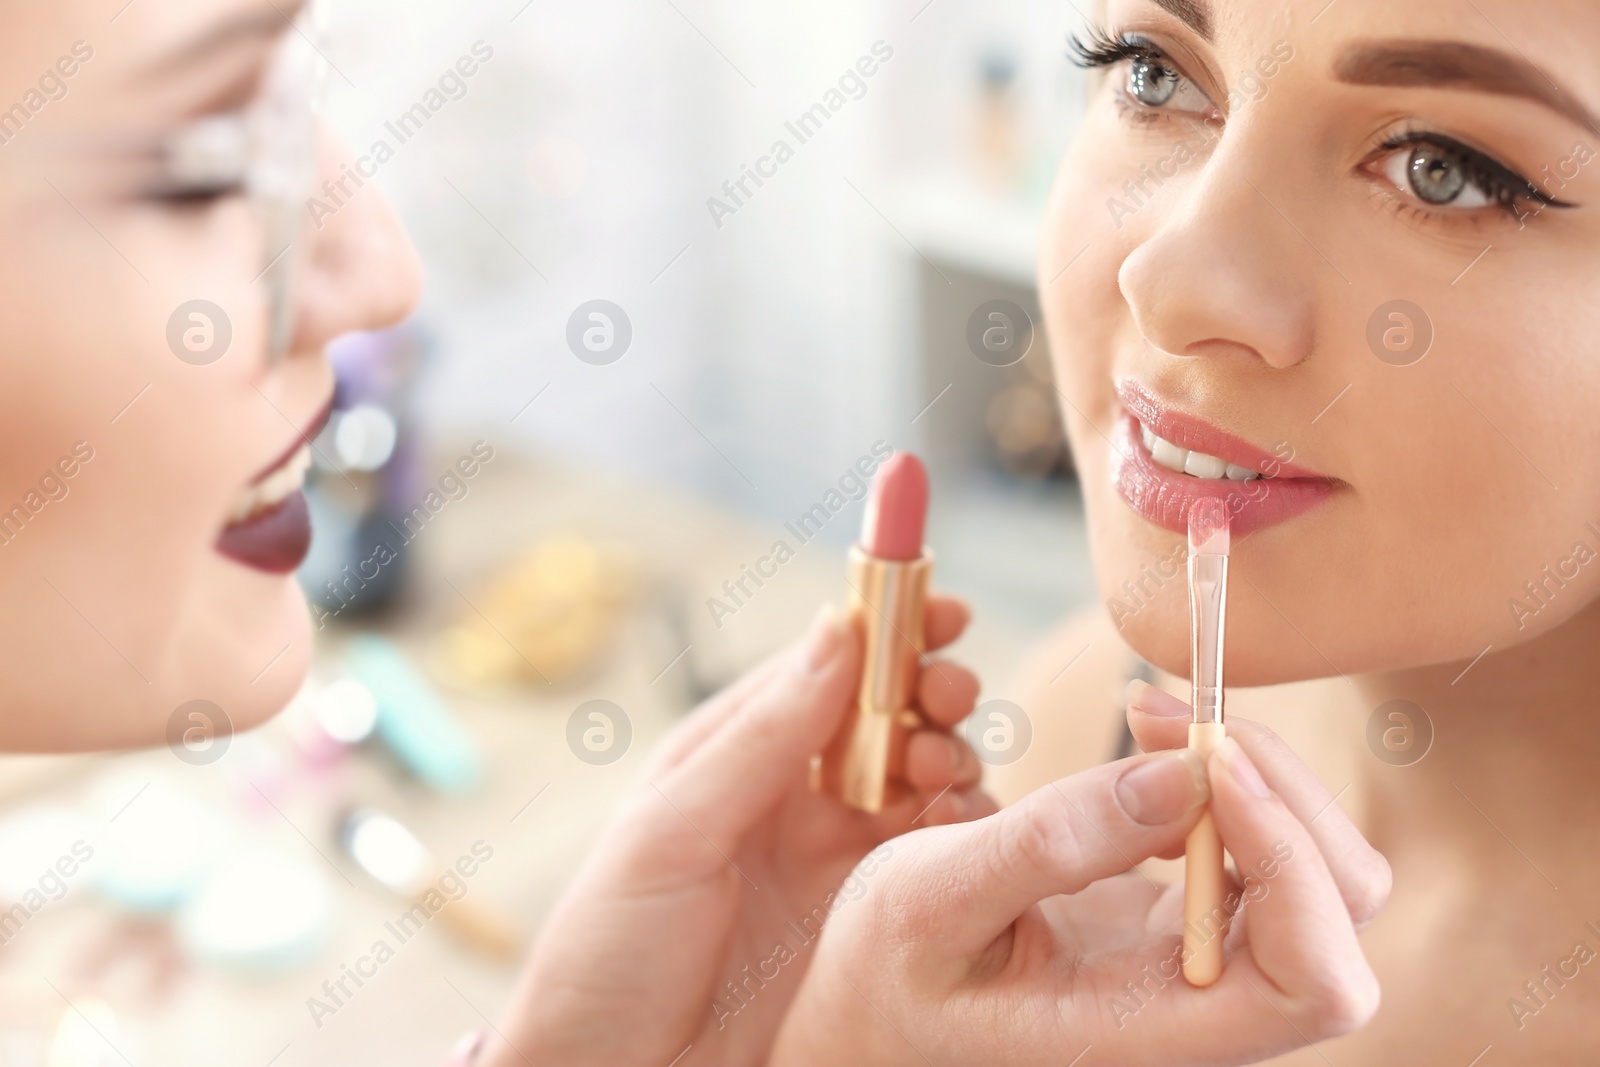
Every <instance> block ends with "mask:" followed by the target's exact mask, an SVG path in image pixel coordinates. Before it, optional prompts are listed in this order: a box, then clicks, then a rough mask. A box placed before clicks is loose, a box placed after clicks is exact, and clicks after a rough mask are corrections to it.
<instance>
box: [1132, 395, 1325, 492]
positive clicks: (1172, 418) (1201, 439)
mask: <svg viewBox="0 0 1600 1067" xmlns="http://www.w3.org/2000/svg"><path fill="white" fill-rule="evenodd" d="M1117 395H1118V396H1119V397H1121V398H1122V406H1123V407H1125V408H1127V409H1128V411H1129V412H1130V413H1131V414H1132V415H1133V416H1134V418H1136V419H1138V420H1139V422H1141V423H1143V424H1144V426H1145V428H1146V429H1148V430H1149V431H1150V432H1151V433H1153V434H1155V435H1156V436H1157V437H1162V438H1165V439H1166V440H1168V441H1171V442H1172V443H1173V444H1175V445H1177V446H1178V447H1179V448H1184V449H1188V450H1189V451H1191V452H1204V453H1205V454H1206V455H1208V456H1216V457H1217V458H1218V459H1220V460H1222V461H1224V462H1226V463H1232V464H1234V465H1235V466H1239V467H1244V468H1245V469H1246V470H1252V471H1255V472H1256V473H1258V474H1265V475H1269V476H1271V477H1273V478H1323V477H1324V476H1323V475H1321V474H1318V473H1317V472H1316V471H1314V470H1310V469H1308V468H1306V467H1301V466H1298V465H1296V464H1293V463H1288V462H1286V461H1285V460H1284V459H1282V458H1281V457H1279V456H1276V455H1273V454H1272V453H1270V452H1264V451H1262V450H1261V449H1259V448H1257V447H1256V446H1255V445H1253V444H1251V443H1250V442H1249V441H1246V440H1245V439H1244V438H1242V437H1235V436H1234V435H1233V434H1231V433H1228V432H1227V431H1225V430H1219V429H1218V428H1217V427H1215V426H1213V425H1211V424H1210V423H1209V422H1206V421H1205V420H1204V419H1197V418H1195V417H1194V416H1193V415H1185V414H1184V413H1183V412H1181V411H1174V410H1173V409H1172V408H1171V407H1169V406H1168V405H1167V404H1166V403H1164V402H1163V401H1162V400H1161V399H1160V398H1158V397H1157V396H1155V394H1153V393H1151V392H1150V391H1149V390H1148V389H1146V388H1145V387H1144V386H1143V385H1141V384H1139V383H1138V382H1136V381H1134V380H1133V379H1131V378H1124V379H1122V380H1121V381H1119V382H1117ZM1135 436H1137V435H1135Z"/></svg>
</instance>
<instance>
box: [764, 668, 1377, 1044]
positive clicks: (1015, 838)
mask: <svg viewBox="0 0 1600 1067" xmlns="http://www.w3.org/2000/svg"><path fill="white" fill-rule="evenodd" d="M1128 717H1129V722H1130V724H1131V726H1132V728H1133V731H1134V734H1135V736H1136V737H1137V738H1138V739H1139V740H1140V742H1141V743H1142V744H1143V745H1145V746H1146V747H1147V748H1149V749H1151V750H1152V751H1149V752H1147V753H1145V754H1144V755H1140V756H1134V757H1131V758H1129V759H1125V760H1119V761H1117V762H1115V763H1108V764H1104V765H1102V766H1099V767H1095V768H1093V769H1091V770H1088V771H1084V772H1083V773H1081V774H1077V775H1073V776H1072V777H1070V778H1065V779H1062V780H1061V781H1058V782H1055V783H1052V784H1051V785H1048V786H1046V787H1044V788H1042V789H1040V790H1038V791H1036V792H1034V793H1032V794H1031V795H1029V796H1027V797H1026V798H1024V799H1023V800H1021V801H1020V802H1018V803H1017V804H1014V805H1012V806H1011V807H1008V808H1006V809H1004V810H1003V811H1001V812H999V813H998V814H996V815H993V816H990V817H988V818H985V819H982V820H979V821H977V822H972V823H968V824H964V825H959V826H942V827H936V828H933V829H929V830H918V831H916V832H914V833H912V834H909V835H907V836H906V837H904V838H902V839H900V840H898V841H896V842H894V855H893V858H892V859H891V860H890V861H889V862H888V863H885V864H884V865H883V866H882V869H881V871H880V872H879V873H878V874H877V875H876V876H875V877H874V878H873V880H872V882H871V883H870V884H869V885H868V887H867V891H866V894H865V896H864V897H863V899H861V900H860V901H858V902H856V903H855V904H853V905H852V906H851V907H849V908H845V909H843V910H842V911H841V912H840V914H839V915H838V916H837V917H836V919H835V921H834V922H833V923H832V924H831V925H830V926H829V927H828V929H827V931H826V932H825V933H824V935H823V938H822V943H821V945H820V946H819V948H818V950H817V954H816V958H815V959H814V960H813V961H812V967H811V971H810V973H809V974H808V975H807V976H806V981H805V985H804V987H803V988H802V989H801V991H800V993H799V995H798V996H797V997H796V998H795V1003H794V1007H793V1008H792V1009H791V1011H790V1014H789V1016H788V1018H787V1019H785V1021H784V1026H783V1029H782V1031H781V1032H780V1034H779V1038H778V1042H777V1044H776V1046H775V1048H774V1052H773V1056H772V1058H771V1060H770V1063H771V1064H772V1065H773V1067H800V1065H806V1067H810V1065H818V1067H820V1065H824V1064H834V1063H871V1064H875V1065H879V1064H904V1065H907V1067H913V1065H915V1067H920V1065H925V1064H927V1063H939V1064H945V1063H951V1064H956V1063H1005V1064H1016V1065H1028V1064H1040V1065H1043V1064H1057V1065H1059V1064H1064V1063H1068V1062H1071V1061H1072V1060H1073V1058H1074V1057H1075V1056H1079V1055H1081V1054H1082V1053H1083V1051H1084V1050H1085V1049H1086V1048H1088V1047H1091V1046H1092V1048H1093V1050H1094V1051H1093V1053H1092V1059H1093V1062H1096V1063H1116V1064H1119V1065H1123V1067H1140V1065H1150V1067H1154V1065H1167V1064H1178V1063H1183V1064H1214V1065H1216V1064H1245V1063H1258V1062H1261V1061H1262V1060H1266V1059H1269V1058H1271V1057H1273V1056H1277V1055H1279V1054H1282V1053H1285V1052H1289V1051H1291V1050H1294V1049H1297V1048H1299V1047H1301V1046H1303V1045H1305V1044H1306V1043H1307V1042H1308V1041H1318V1040H1322V1039H1324V1038H1328V1037H1333V1036H1336V1035H1338V1034H1342V1033H1346V1032H1348V1031H1350V1030H1352V1029H1354V1028H1356V1027H1358V1026H1360V1025H1361V1024H1362V1023H1364V1022H1365V1021H1366V1020H1367V1019H1368V1018H1370V1016H1371V1014H1372V1012H1373V1011H1375V1010H1376V1008H1377V1002H1378V987H1377V981H1376V979H1375V978H1374V977H1373V974H1372V970H1371V968H1370V967H1369V966H1368V964H1367V961H1366V958H1365V956H1364V955H1363V953H1362V949H1361V945H1360V942H1359V941H1358V940H1357V937H1356V934H1357V932H1358V930H1360V929H1361V928H1362V927H1363V926H1364V925H1365V924H1366V923H1367V922H1369V921H1370V920H1371V919H1372V918H1373V916H1374V915H1375V914H1376V913H1377V910H1378V909H1379V908H1380V907H1381V906H1382V905H1383V902H1384V899H1385V898H1386V896H1387V894H1388V888H1389V871H1388V865H1387V864H1386V863H1385V862H1384V860H1383V857H1382V856H1380V855H1379V854H1378V853H1377V852H1376V851H1375V850H1374V849H1373V848H1372V847H1371V846H1370V845H1368V844H1367V843H1366V841H1365V840H1363V839H1362V837H1361V835H1360V834H1359V832H1357V831H1356V829H1355V827H1354V826H1353V825H1352V824H1351V823H1350V822H1349V820H1348V819H1346V818H1345V817H1344V814H1343V813H1342V812H1341V811H1340V810H1339V808H1338V806H1337V805H1333V804H1331V803H1330V802H1331V800H1332V798H1331V797H1330V796H1329V795H1328V793H1327V791H1326V790H1325V789H1323V788H1322V786H1321V785H1320V783H1318V782H1317V780H1316V778H1315V777H1314V776H1313V775H1312V774H1311V772H1310V770H1309V769H1307V768H1306V767H1305V766H1304V765H1303V764H1302V763H1301V762H1300V761H1299V760H1298V759H1297V758H1296V757H1295V756H1294V754H1293V753H1292V752H1291V751H1290V750H1289V749H1288V747H1287V746H1285V745H1284V744H1283V743H1282V742H1281V741H1278V740H1277V739H1276V738H1275V737H1274V736H1273V735H1272V734H1271V733H1270V731H1267V730H1266V729H1265V728H1263V727H1261V726H1259V725H1258V724H1255V723H1250V722H1247V721H1244V720H1237V719H1236V720H1233V721H1232V723H1231V725H1230V734H1231V736H1230V737H1229V738H1228V739H1227V740H1225V741H1223V742H1222V743H1221V745H1220V746H1219V748H1218V750H1217V752H1216V753H1215V754H1213V755H1212V756H1211V757H1210V759H1209V761H1208V762H1207V763H1202V762H1201V760H1200V758H1199V756H1198V755H1197V754H1196V753H1195V752H1194V751H1193V750H1191V749H1189V748H1188V747H1186V743H1187V739H1188V732H1189V719H1190V717H1191V713H1190V708H1189V705H1188V704H1187V703H1185V702H1184V701H1182V700H1179V699H1178V698H1176V697H1172V696H1169V695H1167V694H1165V693H1162V692H1160V691H1159V690H1156V689H1154V688H1152V687H1150V686H1147V685H1144V684H1143V683H1136V684H1135V686H1134V688H1133V689H1132V690H1131V692H1130V708H1129V713H1128ZM1207 769H1209V785H1208V783H1207V777H1208V776H1207V774H1206V773H1205V772H1206V770H1207ZM1207 804H1209V810H1210V812H1211V815H1212V817H1213V819H1214V820H1215V823H1216V827H1217V830H1218V832H1219V833H1220V834H1221V839H1222V843H1223V844H1224V845H1225V846H1226V847H1227V849H1228V851H1229V852H1230V853H1231V854H1232V855H1233V857H1234V860H1235V863H1236V864H1237V865H1238V870H1239V873H1240V875H1241V876H1242V877H1236V878H1233V879H1232V881H1231V888H1232V895H1234V896H1236V897H1242V899H1243V901H1244V904H1243V908H1244V910H1243V912H1242V913H1241V914H1240V915H1238V916H1236V917H1235V919H1234V921H1233V923H1232V926H1231V928H1230V929H1228V930H1227V932H1226V934H1225V940H1224V950H1225V962H1224V966H1223V968H1222V973H1221V975H1220V977H1219V978H1218V979H1217V980H1216V981H1215V982H1214V983H1213V984H1211V985H1208V986H1206V987H1204V988H1197V987H1195V986H1193V985H1191V984H1189V983H1188V982H1186V981H1185V980H1184V978H1183V976H1182V969H1181V965H1182V961H1183V955H1184V952H1185V949H1184V944H1183V936H1182V932H1181V929H1182V926H1183V886H1182V884H1181V883H1179V884H1176V885H1172V886H1161V885H1157V884H1156V883H1154V882H1153V881H1151V880H1150V879H1149V878H1147V877H1146V876H1144V875H1143V874H1140V873H1136V872H1130V867H1131V865H1132V864H1135V863H1138V862H1140V861H1142V860H1144V859H1147V858H1149V857H1152V856H1168V857H1171V856H1177V855H1181V854H1182V853H1183V850H1184V844H1185V839H1186V837H1187V836H1188V834H1189V833H1190V832H1191V831H1192V830H1193V829H1194V827H1195V825H1196V823H1197V822H1198V821H1199V818H1200V814H1201V811H1202V809H1203V808H1205V807H1206V805H1207ZM1245 920H1248V921H1245ZM1086 1062H1087V1061H1086Z"/></svg>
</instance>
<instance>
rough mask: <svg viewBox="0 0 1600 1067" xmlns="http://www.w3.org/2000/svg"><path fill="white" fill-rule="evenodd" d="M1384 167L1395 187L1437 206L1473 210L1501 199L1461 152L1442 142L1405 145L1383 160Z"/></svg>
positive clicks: (1387, 176)
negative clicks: (1486, 187) (1441, 143)
mask: <svg viewBox="0 0 1600 1067" xmlns="http://www.w3.org/2000/svg"><path fill="white" fill-rule="evenodd" d="M1382 171H1383V176H1384V177H1385V178H1387V179H1389V181H1390V182H1391V183H1393V184H1394V186H1395V188H1397V189H1400V190H1401V191H1403V192H1409V193H1410V194H1411V195H1413V196H1415V197H1416V198H1417V199H1418V200H1421V201H1422V202H1423V203H1425V204H1429V205H1431V206H1433V207H1444V206H1446V205H1449V206H1451V207H1454V208H1459V209H1462V210H1470V209H1473V208H1481V207H1488V206H1489V205H1491V204H1494V203H1496V202H1498V199H1499V198H1497V197H1494V196H1491V190H1488V189H1485V188H1484V187H1483V185H1482V183H1481V182H1480V181H1479V179H1477V178H1476V177H1475V176H1474V175H1473V174H1472V173H1470V171H1469V169H1468V167H1467V166H1466V163H1465V161H1464V160H1462V159H1461V158H1460V156H1459V155H1457V154H1455V153H1452V152H1450V151H1449V150H1447V149H1445V148H1443V147H1441V146H1439V145H1434V144H1415V145H1410V146H1408V147H1405V148H1401V149H1400V150H1399V151H1397V152H1393V153H1391V154H1390V155H1389V157H1388V158H1387V159H1386V160H1384V161H1383V166H1382Z"/></svg>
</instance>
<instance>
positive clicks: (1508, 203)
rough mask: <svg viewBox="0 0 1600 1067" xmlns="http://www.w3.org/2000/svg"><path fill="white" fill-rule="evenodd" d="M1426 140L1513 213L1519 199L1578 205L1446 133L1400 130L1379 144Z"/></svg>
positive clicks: (1393, 146) (1390, 148)
mask: <svg viewBox="0 0 1600 1067" xmlns="http://www.w3.org/2000/svg"><path fill="white" fill-rule="evenodd" d="M1424 144H1425V145H1430V146H1432V147H1434V148H1437V149H1439V150H1440V151H1441V152H1445V153H1448V154H1449V155H1450V157H1451V158H1453V159H1454V160H1455V161H1456V162H1457V163H1458V164H1459V165H1460V166H1461V167H1462V169H1463V170H1465V171H1466V172H1467V177H1468V179H1469V180H1470V181H1472V182H1473V183H1474V184H1476V185H1477V186H1478V187H1479V188H1480V189H1482V190H1483V192H1484V194H1485V195H1487V196H1488V197H1489V199H1490V200H1492V201H1494V202H1495V203H1496V204H1497V205H1499V206H1500V207H1501V208H1502V209H1504V210H1505V211H1508V212H1510V213H1511V214H1512V215H1518V216H1520V214H1521V213H1520V212H1518V211H1517V202H1518V201H1519V200H1532V201H1534V202H1535V203H1538V204H1542V205H1544V206H1545V207H1556V208H1569V207H1576V206H1577V205H1576V204H1572V203H1569V202H1567V201H1565V200H1557V199H1556V198H1555V197H1553V196H1551V195H1550V194H1549V193H1547V192H1545V191H1544V190H1543V189H1540V188H1539V187H1538V186H1537V185H1535V184H1534V183H1533V182H1531V181H1529V180H1528V179H1527V178H1524V177H1523V176H1522V175H1521V174H1518V173H1517V172H1516V171H1514V170H1512V169H1511V168H1510V167H1507V166H1506V165H1504V164H1503V163H1500V162H1498V161H1497V160H1495V159H1493V158H1491V157H1489V156H1486V155H1484V154H1483V153H1482V152H1480V151H1478V150H1477V149H1476V148H1472V147H1469V146H1468V145H1464V144H1462V143H1461V142H1460V141H1457V140H1456V139H1455V138H1453V137H1446V136H1444V135H1443V134H1438V133H1428V132H1423V131H1412V132H1401V133H1397V134H1395V135H1393V136H1392V137H1389V138H1388V139H1387V140H1385V141H1384V142H1383V144H1382V145H1381V146H1379V147H1380V150H1381V151H1385V152H1394V151H1398V150H1399V149H1402V148H1412V147H1415V146H1416V145H1424Z"/></svg>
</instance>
